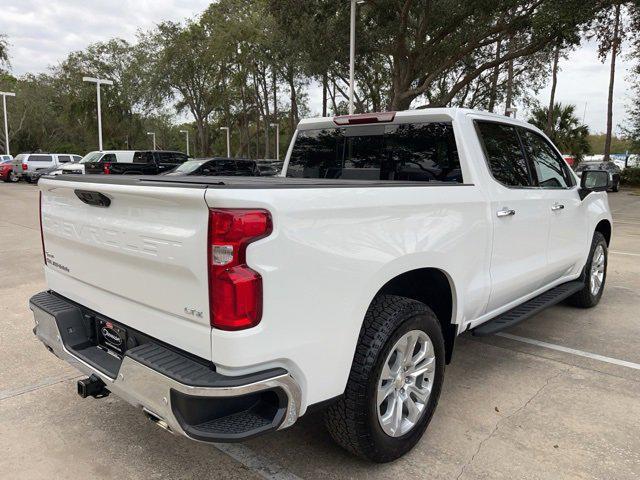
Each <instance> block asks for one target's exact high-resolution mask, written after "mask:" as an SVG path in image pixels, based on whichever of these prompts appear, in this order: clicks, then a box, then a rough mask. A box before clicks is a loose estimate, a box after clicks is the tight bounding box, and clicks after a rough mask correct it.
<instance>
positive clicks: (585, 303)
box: [567, 232, 609, 308]
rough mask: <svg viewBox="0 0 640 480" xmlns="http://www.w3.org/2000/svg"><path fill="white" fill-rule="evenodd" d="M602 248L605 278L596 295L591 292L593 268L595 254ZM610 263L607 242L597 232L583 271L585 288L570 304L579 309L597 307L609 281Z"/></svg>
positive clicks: (571, 297) (574, 296) (570, 298)
mask: <svg viewBox="0 0 640 480" xmlns="http://www.w3.org/2000/svg"><path fill="white" fill-rule="evenodd" d="M599 245H600V246H602V248H603V250H604V276H603V278H602V284H601V285H600V289H599V290H598V293H597V294H596V295H594V294H593V293H592V291H591V282H592V278H591V275H590V273H591V266H592V264H593V260H594V258H593V257H594V255H593V254H594V252H595V251H596V249H597V248H598V246H599ZM608 263H609V253H608V248H607V240H606V239H605V238H604V235H602V234H601V233H600V232H595V233H594V234H593V240H592V241H591V249H590V250H589V258H588V259H587V264H586V265H585V266H584V270H583V271H582V277H581V278H582V280H583V281H584V288H583V289H582V290H580V291H579V292H578V293H574V294H573V295H572V296H570V297H569V298H568V300H567V301H568V302H569V304H571V305H573V306H574V307H578V308H592V307H595V306H596V305H597V304H598V303H599V302H600V299H601V298H602V292H604V286H605V283H606V281H607V265H608Z"/></svg>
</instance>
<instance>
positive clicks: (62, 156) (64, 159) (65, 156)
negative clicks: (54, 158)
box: [58, 155, 71, 163]
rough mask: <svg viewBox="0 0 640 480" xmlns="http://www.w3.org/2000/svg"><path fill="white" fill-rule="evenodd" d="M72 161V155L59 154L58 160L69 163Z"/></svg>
mask: <svg viewBox="0 0 640 480" xmlns="http://www.w3.org/2000/svg"><path fill="white" fill-rule="evenodd" d="M70 161H71V157H70V156H69V155H58V162H60V163H69V162H70Z"/></svg>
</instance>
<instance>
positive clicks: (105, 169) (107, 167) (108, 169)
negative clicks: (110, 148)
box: [102, 163, 111, 175]
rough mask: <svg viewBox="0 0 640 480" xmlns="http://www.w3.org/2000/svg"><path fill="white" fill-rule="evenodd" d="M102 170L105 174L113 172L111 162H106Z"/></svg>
mask: <svg viewBox="0 0 640 480" xmlns="http://www.w3.org/2000/svg"><path fill="white" fill-rule="evenodd" d="M102 172H103V173H104V174H105V175H109V174H110V173H111V164H110V163H105V164H104V167H103V168H102Z"/></svg>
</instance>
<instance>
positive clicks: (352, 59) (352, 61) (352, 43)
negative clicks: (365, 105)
mask: <svg viewBox="0 0 640 480" xmlns="http://www.w3.org/2000/svg"><path fill="white" fill-rule="evenodd" d="M360 3H364V0H351V29H350V34H349V115H353V96H354V89H355V80H354V75H355V69H356V9H357V5H358V4H360Z"/></svg>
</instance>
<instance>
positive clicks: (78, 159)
mask: <svg viewBox="0 0 640 480" xmlns="http://www.w3.org/2000/svg"><path fill="white" fill-rule="evenodd" d="M72 156H73V161H74V162H79V161H80V160H82V157H81V156H80V155H72Z"/></svg>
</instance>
